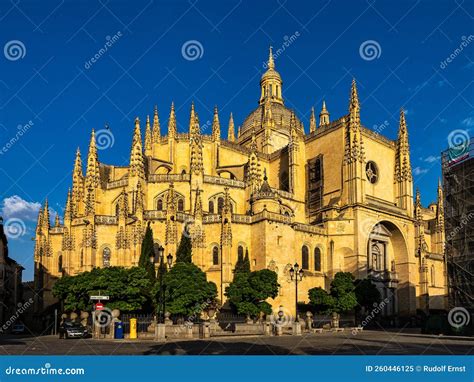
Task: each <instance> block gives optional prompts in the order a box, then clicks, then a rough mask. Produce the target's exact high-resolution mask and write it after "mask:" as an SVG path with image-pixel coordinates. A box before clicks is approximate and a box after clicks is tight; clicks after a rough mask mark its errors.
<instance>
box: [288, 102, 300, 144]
mask: <svg viewBox="0 0 474 382" xmlns="http://www.w3.org/2000/svg"><path fill="white" fill-rule="evenodd" d="M290 141H291V142H293V143H296V142H298V132H297V130H296V116H295V112H294V111H293V110H292V111H291V115H290Z"/></svg>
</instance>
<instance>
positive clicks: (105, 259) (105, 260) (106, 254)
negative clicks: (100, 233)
mask: <svg viewBox="0 0 474 382" xmlns="http://www.w3.org/2000/svg"><path fill="white" fill-rule="evenodd" d="M102 266H103V267H110V248H109V247H105V248H104V249H103V250H102Z"/></svg>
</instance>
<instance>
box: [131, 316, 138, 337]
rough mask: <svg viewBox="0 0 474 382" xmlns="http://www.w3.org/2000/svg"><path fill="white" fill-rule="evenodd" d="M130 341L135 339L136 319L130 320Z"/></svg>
mask: <svg viewBox="0 0 474 382" xmlns="http://www.w3.org/2000/svg"><path fill="white" fill-rule="evenodd" d="M130 339H131V340H136V339H137V319H136V318H131V319H130Z"/></svg>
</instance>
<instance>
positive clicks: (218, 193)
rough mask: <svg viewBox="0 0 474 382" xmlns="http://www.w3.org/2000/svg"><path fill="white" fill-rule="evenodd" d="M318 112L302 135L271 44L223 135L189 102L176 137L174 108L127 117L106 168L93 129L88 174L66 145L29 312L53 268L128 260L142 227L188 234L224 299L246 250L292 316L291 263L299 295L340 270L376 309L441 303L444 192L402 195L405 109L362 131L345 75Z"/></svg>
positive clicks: (407, 169) (409, 309)
mask: <svg viewBox="0 0 474 382" xmlns="http://www.w3.org/2000/svg"><path fill="white" fill-rule="evenodd" d="M318 117H319V118H317V117H316V115H315V112H314V109H313V110H312V111H311V117H310V121H309V129H307V130H305V127H304V126H303V123H302V122H301V121H300V119H299V118H298V116H297V115H296V114H295V112H294V111H293V110H291V109H290V108H288V107H286V106H285V102H284V98H283V81H282V79H281V77H280V74H279V73H278V71H277V70H276V68H275V62H274V57H273V54H272V51H271V49H270V54H269V58H268V63H267V70H266V72H265V73H264V74H263V75H262V77H261V80H260V98H259V101H258V106H257V107H256V109H255V110H253V111H251V112H250V114H249V115H248V116H247V118H246V119H245V120H244V121H243V122H242V124H241V125H240V127H238V129H237V131H236V128H235V125H234V120H233V117H232V114H230V120H229V123H228V127H227V134H226V137H225V136H224V134H223V132H224V131H225V128H223V126H222V124H221V119H220V117H219V113H218V110H217V108H215V110H214V116H213V119H212V133H211V134H210V135H204V134H203V133H202V132H201V129H202V128H201V126H200V123H199V117H198V114H197V111H196V110H195V107H194V105H191V111H190V117H189V130H188V131H187V132H178V131H177V124H176V115H175V109H174V106H173V104H172V105H171V110H170V113H169V118H168V121H167V122H168V123H167V129H163V127H162V124H160V119H159V116H158V111H157V108H156V107H155V110H154V115H153V118H151V119H150V118H149V117H147V118H146V122H145V124H144V125H145V126H144V132H143V131H142V124H141V122H140V120H139V119H138V118H136V120H135V127H134V131H133V138H132V144H131V151H130V162H129V165H128V166H114V165H108V164H104V163H101V162H100V161H99V157H98V149H97V142H96V136H95V133H94V131H92V135H91V139H90V144H89V148H88V154H87V159H86V166H85V167H86V169H85V170H86V171H85V174H84V172H83V163H82V158H81V153H80V151H79V149H78V150H77V153H76V157H75V162H74V168H73V173H72V187H71V189H70V190H69V191H68V193H67V202H66V206H65V209H64V217H63V219H62V220H61V219H60V218H59V216H56V217H55V222H54V224H51V222H50V213H49V208H48V202H47V201H46V202H45V204H44V206H43V207H42V209H41V210H40V213H39V216H38V223H37V228H36V238H35V240H36V241H35V253H34V255H35V284H36V288H37V290H38V291H42V293H41V294H40V301H39V304H40V310H41V309H42V308H44V307H47V306H48V305H51V304H53V303H54V302H55V300H54V298H53V296H52V294H51V287H52V284H53V283H54V281H55V280H56V279H57V278H59V277H61V276H62V275H65V274H67V275H75V274H78V273H80V272H84V271H90V270H91V269H92V268H94V267H108V266H124V267H130V266H135V265H137V264H138V260H139V257H140V247H141V242H142V238H143V236H144V231H145V228H146V226H147V224H148V223H150V225H151V228H152V230H153V235H154V240H155V241H156V245H157V246H161V247H163V248H164V254H165V256H167V255H168V254H171V255H172V256H173V259H174V258H175V255H176V249H177V246H178V244H179V240H180V238H181V235H182V234H183V233H184V234H189V235H190V237H191V240H192V254H193V256H192V258H193V262H194V263H195V264H196V265H197V266H199V267H200V268H201V269H202V270H203V271H204V272H205V273H206V274H207V279H208V280H209V281H212V282H214V283H215V284H216V285H217V288H218V291H219V294H218V298H219V300H220V302H221V303H224V302H225V295H224V293H225V288H226V287H227V286H228V285H229V283H230V282H231V281H232V278H233V269H234V266H235V264H236V262H237V259H238V258H239V257H242V256H244V255H245V254H248V256H249V259H250V265H251V269H252V270H260V269H265V268H267V269H271V270H273V271H275V272H276V273H277V274H278V281H279V284H280V289H279V293H278V296H277V297H276V298H275V299H271V300H270V301H269V302H270V303H271V304H272V306H273V307H274V309H275V310H277V309H278V307H280V306H283V308H284V309H285V310H287V311H288V312H290V313H291V314H294V313H295V298H296V296H295V283H294V282H293V281H292V280H291V278H290V272H289V270H290V269H291V267H292V265H293V264H295V263H298V264H299V265H300V267H301V268H302V269H303V271H304V277H303V279H302V281H300V282H299V285H298V296H297V300H298V302H303V303H304V302H306V303H307V302H308V290H309V289H311V288H313V287H322V288H326V289H328V288H329V285H330V283H331V280H332V278H333V277H334V275H335V274H336V273H337V272H340V271H344V272H351V273H352V274H353V275H354V277H355V278H370V279H372V280H373V281H374V283H375V284H376V286H377V288H378V289H379V290H380V293H381V295H382V299H384V298H387V299H388V300H387V301H389V303H387V304H386V305H385V306H384V307H383V313H382V314H383V315H385V316H399V317H403V316H405V317H408V316H412V315H414V314H415V313H416V312H417V311H420V310H421V311H424V312H428V311H429V310H438V309H445V308H446V294H447V283H446V266H445V257H444V254H443V253H444V240H445V237H444V215H443V195H442V189H441V187H439V188H438V200H437V202H435V203H432V204H431V205H429V206H428V207H427V208H424V207H423V206H422V205H421V202H420V194H419V192H416V194H415V195H414V193H413V179H412V169H411V164H410V151H409V143H408V128H407V123H406V120H405V115H404V112H403V110H402V111H401V112H400V122H399V128H398V138H397V139H396V140H390V139H387V138H385V137H383V136H382V135H380V134H378V133H377V132H374V131H372V130H370V129H368V128H366V127H364V125H363V124H362V122H361V119H360V103H359V96H358V92H357V87H356V82H355V81H353V82H352V87H351V89H350V96H349V105H348V112H347V114H346V115H343V116H340V117H339V118H337V119H331V118H330V114H329V111H328V108H327V106H326V104H325V103H323V105H322V109H321V112H320V113H319V116H318ZM143 133H144V139H142V134H143Z"/></svg>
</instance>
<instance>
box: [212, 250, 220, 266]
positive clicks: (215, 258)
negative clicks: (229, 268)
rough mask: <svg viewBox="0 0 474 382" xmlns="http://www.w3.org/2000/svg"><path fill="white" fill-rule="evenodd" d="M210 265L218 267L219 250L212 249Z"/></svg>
mask: <svg viewBox="0 0 474 382" xmlns="http://www.w3.org/2000/svg"><path fill="white" fill-rule="evenodd" d="M212 265H219V248H217V247H213V248H212Z"/></svg>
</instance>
